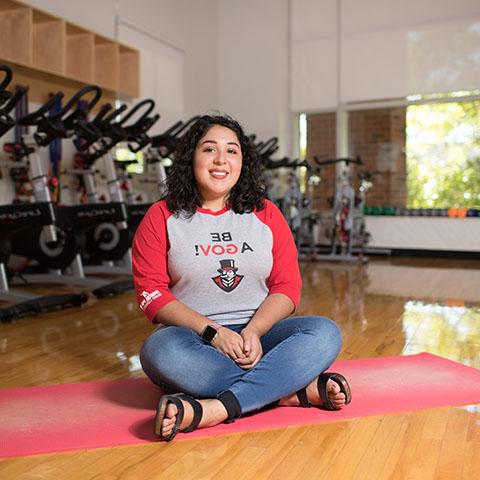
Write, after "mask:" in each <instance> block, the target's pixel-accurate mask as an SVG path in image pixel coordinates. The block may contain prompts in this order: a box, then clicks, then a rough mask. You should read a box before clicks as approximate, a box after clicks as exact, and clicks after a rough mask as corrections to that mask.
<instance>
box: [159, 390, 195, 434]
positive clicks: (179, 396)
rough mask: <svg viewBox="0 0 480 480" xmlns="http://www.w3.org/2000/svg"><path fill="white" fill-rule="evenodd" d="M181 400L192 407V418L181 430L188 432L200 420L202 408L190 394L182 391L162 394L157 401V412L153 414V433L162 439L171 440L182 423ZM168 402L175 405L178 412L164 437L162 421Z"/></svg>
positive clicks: (192, 429)
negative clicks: (168, 433)
mask: <svg viewBox="0 0 480 480" xmlns="http://www.w3.org/2000/svg"><path fill="white" fill-rule="evenodd" d="M182 400H183V401H185V402H188V403H189V404H190V405H191V406H192V408H193V420H192V423H190V425H189V426H188V427H187V428H185V429H183V430H182V432H184V433H189V432H193V431H194V430H196V429H197V427H198V424H199V423H200V421H201V420H202V416H203V408H202V404H201V403H200V402H199V401H197V400H195V399H194V398H193V397H191V396H190V395H185V394H184V393H174V394H172V395H163V397H161V398H160V400H159V402H158V407H157V414H156V415H155V427H154V431H155V435H157V436H159V437H160V438H161V439H162V440H165V441H166V442H169V441H170V440H173V438H174V437H175V435H176V434H177V433H178V432H180V425H181V424H182V421H183V417H184V415H185V408H184V406H183V403H182ZM170 403H173V404H174V405H176V407H177V410H178V413H177V419H176V420H175V425H174V426H173V429H172V431H171V433H170V435H167V436H166V437H165V436H163V435H162V422H163V419H164V418H165V413H166V412H167V407H168V405H169V404H170Z"/></svg>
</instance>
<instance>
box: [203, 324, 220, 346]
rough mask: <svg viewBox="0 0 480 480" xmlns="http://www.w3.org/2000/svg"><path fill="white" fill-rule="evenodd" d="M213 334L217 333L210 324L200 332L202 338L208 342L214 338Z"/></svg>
mask: <svg viewBox="0 0 480 480" xmlns="http://www.w3.org/2000/svg"><path fill="white" fill-rule="evenodd" d="M215 335H217V330H216V329H215V328H213V327H211V326H210V325H208V327H206V328H205V330H204V331H203V333H202V338H203V339H204V340H205V341H206V342H208V343H212V341H213V339H214V338H215Z"/></svg>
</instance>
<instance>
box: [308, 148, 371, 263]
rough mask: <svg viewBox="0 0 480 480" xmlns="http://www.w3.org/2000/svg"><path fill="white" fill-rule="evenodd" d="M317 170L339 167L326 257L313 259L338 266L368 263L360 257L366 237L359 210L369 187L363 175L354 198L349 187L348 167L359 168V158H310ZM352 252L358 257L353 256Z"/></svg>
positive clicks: (362, 255) (324, 255) (321, 255)
mask: <svg viewBox="0 0 480 480" xmlns="http://www.w3.org/2000/svg"><path fill="white" fill-rule="evenodd" d="M314 160H315V162H316V163H317V165H318V166H325V165H337V164H341V165H342V171H341V176H340V182H339V184H337V188H336V190H335V196H334V198H333V205H332V207H333V212H332V217H333V218H332V229H331V237H330V253H328V254H320V255H317V257H316V258H317V259H323V260H332V261H340V262H357V261H361V262H364V263H365V262H368V257H365V256H364V254H363V251H364V248H365V246H366V245H367V243H368V241H369V238H370V235H369V233H368V232H367V231H366V228H365V217H364V213H363V206H364V203H365V195H366V192H367V190H368V188H370V186H371V183H370V182H369V177H368V176H367V175H364V176H363V180H362V183H361V187H360V196H357V195H356V194H355V190H354V189H353V187H352V185H351V176H350V165H351V164H355V165H362V164H363V162H362V160H361V159H360V157H357V158H335V159H321V158H319V157H314ZM354 248H355V250H356V253H357V254H358V255H354V253H353V249H354Z"/></svg>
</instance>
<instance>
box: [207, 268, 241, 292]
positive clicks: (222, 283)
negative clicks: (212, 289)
mask: <svg viewBox="0 0 480 480" xmlns="http://www.w3.org/2000/svg"><path fill="white" fill-rule="evenodd" d="M237 271H238V268H236V267H235V260H220V268H219V269H217V272H218V273H219V274H220V275H217V276H216V277H212V280H213V281H214V282H215V284H216V285H217V286H218V287H220V288H221V289H222V290H223V291H224V292H227V293H229V292H231V291H232V290H235V288H237V287H238V284H239V283H240V282H241V281H242V278H243V275H237Z"/></svg>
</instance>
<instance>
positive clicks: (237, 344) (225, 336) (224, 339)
mask: <svg viewBox="0 0 480 480" xmlns="http://www.w3.org/2000/svg"><path fill="white" fill-rule="evenodd" d="M212 346H213V347H215V348H216V349H217V350H219V351H220V352H222V353H224V354H225V355H227V356H228V357H230V358H231V359H232V360H234V361H235V362H237V361H238V360H241V359H244V358H245V354H244V351H243V338H242V337H241V335H240V334H238V333H237V332H234V331H233V330H230V329H229V328H226V327H220V328H219V329H218V333H217V336H216V337H215V339H214V340H213V342H212Z"/></svg>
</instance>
